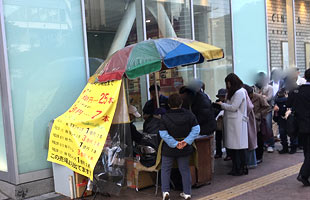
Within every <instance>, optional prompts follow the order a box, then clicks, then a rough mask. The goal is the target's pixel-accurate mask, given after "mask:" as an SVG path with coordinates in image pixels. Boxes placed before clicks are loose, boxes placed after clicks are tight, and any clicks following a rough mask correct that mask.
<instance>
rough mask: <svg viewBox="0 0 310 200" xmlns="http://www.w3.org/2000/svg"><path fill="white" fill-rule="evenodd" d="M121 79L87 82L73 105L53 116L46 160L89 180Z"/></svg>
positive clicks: (112, 115) (107, 131)
mask: <svg viewBox="0 0 310 200" xmlns="http://www.w3.org/2000/svg"><path fill="white" fill-rule="evenodd" d="M121 83H122V81H121V80H119V81H111V82H107V83H103V84H91V83H88V84H87V85H86V87H85V88H84V90H83V92H82V93H81V95H80V96H79V98H78V99H77V101H76V102H75V103H74V104H73V106H72V107H71V108H70V109H69V110H68V111H67V112H65V113H64V114H63V115H61V116H60V117H58V118H56V119H55V121H54V124H53V127H52V130H51V134H50V140H49V150H48V157H47V160H48V161H50V162H54V163H58V164H60V165H64V166H66V167H68V168H70V169H72V170H73V171H75V172H77V173H79V174H82V175H84V176H87V177H89V178H90V179H91V180H93V170H94V167H95V165H96V163H97V161H98V159H99V156H100V154H101V151H102V149H103V146H104V144H105V141H106V138H107V135H108V133H109V130H110V126H111V123H112V120H113V117H114V113H115V109H116V106H117V101H118V96H119V92H120V87H121Z"/></svg>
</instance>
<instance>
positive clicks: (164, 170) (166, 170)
mask: <svg viewBox="0 0 310 200" xmlns="http://www.w3.org/2000/svg"><path fill="white" fill-rule="evenodd" d="M189 158H190V156H184V157H167V156H162V161H161V189H162V192H170V175H171V168H172V165H173V162H174V160H175V159H176V160H177V162H178V167H179V171H180V173H181V176H182V184H183V192H184V193H185V194H188V195H191V193H192V177H191V171H190V168H189Z"/></svg>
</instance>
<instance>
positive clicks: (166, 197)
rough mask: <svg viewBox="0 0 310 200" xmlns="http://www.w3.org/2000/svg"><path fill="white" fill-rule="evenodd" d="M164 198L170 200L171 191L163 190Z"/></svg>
mask: <svg viewBox="0 0 310 200" xmlns="http://www.w3.org/2000/svg"><path fill="white" fill-rule="evenodd" d="M163 200H170V195H169V192H163Z"/></svg>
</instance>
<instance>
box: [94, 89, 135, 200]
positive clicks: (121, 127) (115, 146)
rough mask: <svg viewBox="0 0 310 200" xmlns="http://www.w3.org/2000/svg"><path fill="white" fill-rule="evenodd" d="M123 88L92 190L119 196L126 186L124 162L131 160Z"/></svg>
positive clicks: (130, 142) (131, 150) (126, 107)
mask: <svg viewBox="0 0 310 200" xmlns="http://www.w3.org/2000/svg"><path fill="white" fill-rule="evenodd" d="M126 102H127V101H126V96H125V91H124V86H122V87H121V91H120V96H119V99H118V104H117V108H116V111H115V115H114V119H113V122H112V126H111V128H110V131H109V135H108V138H107V140H106V143H105V146H104V148H103V151H102V154H101V156H100V159H99V160H98V162H97V165H96V167H95V170H94V190H95V191H98V192H100V193H108V194H113V195H119V194H120V191H121V189H122V187H125V186H126V160H127V159H129V158H132V152H133V147H132V140H131V133H130V120H129V115H128V106H127V103H126Z"/></svg>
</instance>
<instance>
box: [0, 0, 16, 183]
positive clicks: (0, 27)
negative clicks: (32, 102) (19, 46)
mask: <svg viewBox="0 0 310 200" xmlns="http://www.w3.org/2000/svg"><path fill="white" fill-rule="evenodd" d="M3 11H4V7H3V0H0V73H1V77H0V79H1V80H0V82H1V96H2V112H3V122H4V123H3V128H4V138H5V145H6V155H7V166H8V172H0V180H3V181H7V182H10V183H13V184H18V183H19V175H18V165H17V152H16V140H15V130H14V117H13V106H12V96H11V82H10V73H9V65H8V55H7V42H6V35H5V26H4V23H5V22H4V12H3Z"/></svg>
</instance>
